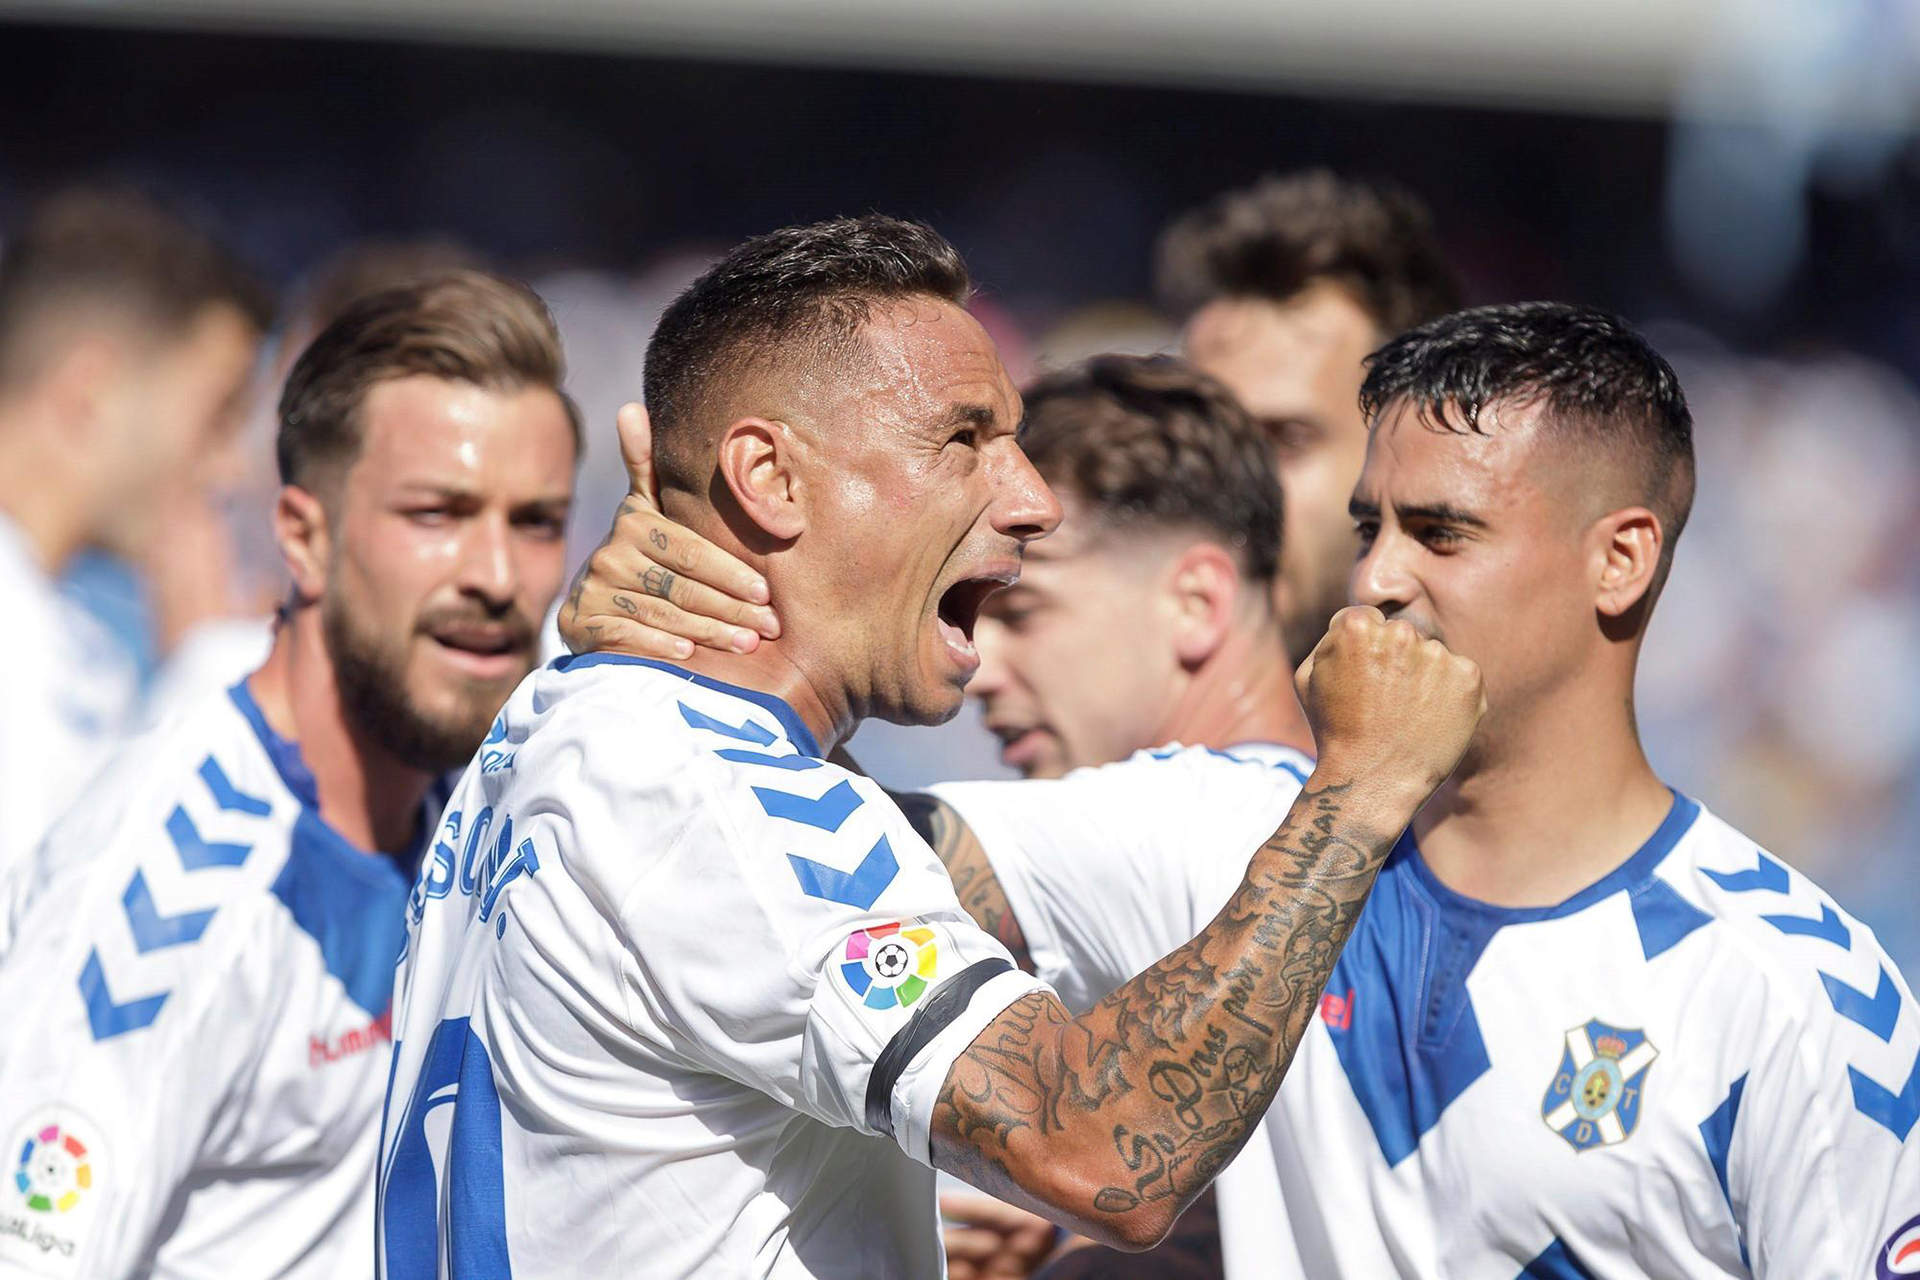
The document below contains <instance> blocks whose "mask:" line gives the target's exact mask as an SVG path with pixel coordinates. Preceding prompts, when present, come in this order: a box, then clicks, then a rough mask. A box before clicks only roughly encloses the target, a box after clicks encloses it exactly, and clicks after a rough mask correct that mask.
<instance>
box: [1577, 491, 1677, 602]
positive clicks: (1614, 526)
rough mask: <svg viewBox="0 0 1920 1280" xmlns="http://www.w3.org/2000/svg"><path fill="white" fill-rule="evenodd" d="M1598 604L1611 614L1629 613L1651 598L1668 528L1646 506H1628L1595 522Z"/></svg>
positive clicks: (1596, 596) (1595, 597) (1595, 599)
mask: <svg viewBox="0 0 1920 1280" xmlns="http://www.w3.org/2000/svg"><path fill="white" fill-rule="evenodd" d="M1594 531H1595V535H1596V536H1595V544H1594V552H1595V563H1596V566H1597V577H1596V581H1595V584H1594V586H1595V596H1594V607H1595V608H1596V609H1598V610H1599V611H1600V613H1601V614H1602V615H1603V616H1605V617H1609V618H1619V617H1623V616H1625V615H1626V614H1627V613H1628V612H1629V611H1631V610H1633V609H1634V608H1635V607H1636V606H1638V605H1640V604H1641V603H1642V601H1644V600H1645V599H1646V598H1647V593H1648V591H1650V590H1651V589H1652V587H1653V581H1654V576H1655V574H1656V573H1658V572H1659V567H1660V548H1661V546H1662V545H1663V544H1664V543H1665V541H1666V531H1665V530H1663V529H1662V528H1661V527H1660V517H1659V516H1657V515H1655V514H1654V513H1653V512H1652V511H1650V510H1648V509H1647V508H1645V507H1626V508H1623V509H1622V510H1619V511H1614V512H1610V513H1608V514H1607V515H1605V516H1602V517H1601V518H1600V521H1599V523H1598V524H1597V525H1596V526H1595V530H1594Z"/></svg>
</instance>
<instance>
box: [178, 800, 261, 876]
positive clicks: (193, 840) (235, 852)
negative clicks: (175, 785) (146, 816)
mask: <svg viewBox="0 0 1920 1280" xmlns="http://www.w3.org/2000/svg"><path fill="white" fill-rule="evenodd" d="M167 834H168V835H169V836H172V837H173V847H174V848H175V849H176V850H178V851H179V854H180V865H181V866H183V867H185V868H186V869H187V870H189V871H205V870H206V869H207V868H208V867H237V866H239V865H240V864H241V863H243V862H245V861H246V860H247V855H248V854H249V853H252V852H253V846H252V845H250V844H227V843H222V842H219V841H208V840H206V839H203V838H202V837H201V835H200V828H199V827H197V826H195V825H194V823H193V819H192V818H190V817H188V816H187V811H186V810H185V809H184V808H182V807H181V806H179V805H175V806H174V807H173V812H172V813H171V814H169V815H168V817H167Z"/></svg>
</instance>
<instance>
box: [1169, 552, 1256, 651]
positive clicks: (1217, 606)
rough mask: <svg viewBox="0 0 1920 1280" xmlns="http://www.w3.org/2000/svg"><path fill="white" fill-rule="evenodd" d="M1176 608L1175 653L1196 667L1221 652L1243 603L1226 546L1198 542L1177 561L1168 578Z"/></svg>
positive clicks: (1238, 574) (1238, 572) (1237, 570)
mask: <svg viewBox="0 0 1920 1280" xmlns="http://www.w3.org/2000/svg"><path fill="white" fill-rule="evenodd" d="M1167 585H1168V590H1169V591H1170V593H1171V595H1172V600H1173V609H1174V631H1173V636H1174V653H1175V655H1176V656H1177V657H1178V658H1179V659H1180V663H1181V665H1183V666H1186V667H1197V666H1199V665H1200V664H1201V663H1203V662H1205V661H1206V660H1207V659H1208V658H1211V657H1212V656H1213V655H1214V654H1215V653H1216V652H1218V651H1219V649H1220V646H1221V645H1222V644H1224V643H1226V639H1227V636H1228V635H1229V634H1230V633H1231V632H1232V630H1233V611H1234V607H1235V605H1237V604H1238V603H1239V600H1240V588H1241V583H1240V571H1239V568H1238V566H1237V565H1235V563H1234V560H1233V556H1232V555H1231V554H1229V553H1228V552H1227V550H1226V549H1225V548H1224V547H1220V546H1217V545H1216V544H1214V543H1211V542H1200V543H1195V544H1194V545H1193V546H1191V547H1188V548H1187V549H1186V550H1185V551H1182V552H1181V553H1180V555H1179V556H1178V557H1177V558H1176V559H1175V560H1174V562H1173V564H1172V566H1171V568H1170V571H1169V573H1168V575H1167Z"/></svg>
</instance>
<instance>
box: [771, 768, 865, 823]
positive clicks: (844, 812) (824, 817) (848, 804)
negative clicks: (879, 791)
mask: <svg viewBox="0 0 1920 1280" xmlns="http://www.w3.org/2000/svg"><path fill="white" fill-rule="evenodd" d="M753 794H754V796H755V798H757V799H758V800H759V801H760V807H761V808H762V809H765V810H766V811H767V816H768V817H771V818H784V819H785V820H787V821H788V822H798V823H803V824H804V825H806V826H809V827H818V828H819V829H820V830H822V831H825V832H828V833H829V834H831V833H832V832H835V831H838V830H839V829H840V826H841V824H842V823H844V822H845V821H846V820H847V819H848V818H849V817H851V816H852V814H853V811H854V810H855V809H858V808H859V807H860V806H861V804H862V803H863V801H862V800H861V799H860V795H859V793H858V792H856V791H855V790H854V789H853V784H852V783H851V782H848V781H847V780H846V779H845V778H842V779H841V780H840V781H838V782H836V783H834V784H833V786H832V787H831V788H829V789H828V791H827V793H826V794H825V795H823V796H821V797H820V798H819V799H817V800H815V799H812V798H810V797H808V796H801V795H795V794H794V793H793V792H791V791H778V790H775V789H773V788H771V787H755V788H754V789H753Z"/></svg>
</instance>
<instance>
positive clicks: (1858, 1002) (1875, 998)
mask: <svg viewBox="0 0 1920 1280" xmlns="http://www.w3.org/2000/svg"><path fill="white" fill-rule="evenodd" d="M1820 981H1821V983H1822V984H1824V985H1825V986H1826V988H1827V999H1829V1000H1831V1001H1832V1002H1833V1011H1834V1012H1835V1013H1837V1014H1839V1015H1840V1016H1841V1017H1843V1018H1845V1019H1846V1020H1847V1021H1848V1022H1852V1023H1857V1024H1858V1025H1860V1026H1862V1027H1865V1028H1866V1029H1867V1030H1868V1031H1871V1032H1872V1033H1873V1034H1874V1035H1876V1036H1878V1037H1879V1038H1880V1039H1881V1040H1882V1041H1885V1042H1887V1043H1892V1041H1893V1028H1894V1026H1895V1025H1896V1024H1897V1023H1898V1022H1899V1021H1900V988H1899V987H1898V986H1897V985H1895V983H1894V981H1893V975H1892V974H1890V973H1888V972H1887V970H1886V967H1885V966H1882V967H1881V969H1880V986H1879V987H1878V988H1877V989H1876V990H1875V991H1874V993H1873V994H1872V995H1871V996H1869V995H1868V994H1867V993H1866V992H1864V991H1860V990H1856V989H1855V988H1853V987H1850V986H1848V985H1847V984H1846V983H1844V982H1842V981H1840V979H1838V978H1836V977H1834V976H1833V975H1832V974H1830V973H1826V972H1822V973H1821V975H1820Z"/></svg>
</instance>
